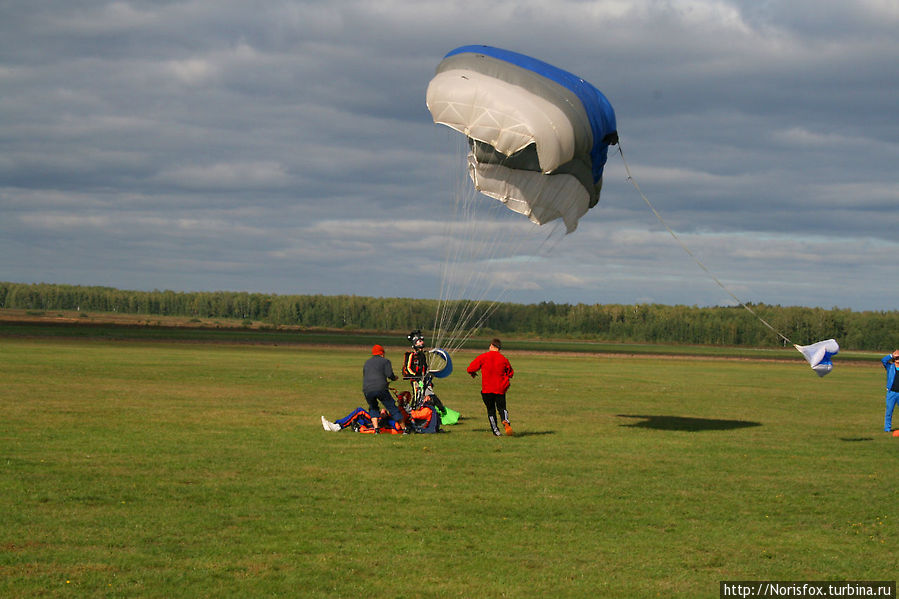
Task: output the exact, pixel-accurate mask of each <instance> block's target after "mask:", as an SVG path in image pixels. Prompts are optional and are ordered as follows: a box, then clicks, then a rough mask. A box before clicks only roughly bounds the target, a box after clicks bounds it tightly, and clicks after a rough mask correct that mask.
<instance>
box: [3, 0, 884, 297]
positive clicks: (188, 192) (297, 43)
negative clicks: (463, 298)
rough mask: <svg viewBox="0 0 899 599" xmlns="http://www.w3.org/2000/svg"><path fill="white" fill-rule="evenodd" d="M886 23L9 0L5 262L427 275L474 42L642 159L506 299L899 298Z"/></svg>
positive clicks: (399, 292) (508, 271) (518, 8)
mask: <svg viewBox="0 0 899 599" xmlns="http://www.w3.org/2000/svg"><path fill="white" fill-rule="evenodd" d="M896 31H899V3H896V2H895V0H849V1H845V2H835V1H833V2H832V1H821V0H784V1H782V2H777V1H765V0H745V1H744V0H730V1H725V0H683V1H679V0H598V1H587V0H554V1H553V2H546V1H545V0H536V1H535V0H512V1H506V0H493V1H491V2H482V1H468V0H462V1H452V0H444V1H441V2H433V1H431V0H378V1H343V0H327V1H287V0H283V1H270V2H263V3H251V2H245V1H243V0H188V1H177V0H153V1H142V0H134V1H120V2H104V1H90V0H41V1H34V0H0V254H2V256H3V259H2V260H0V280H3V281H13V282H24V283H38V282H45V283H59V284H72V285H101V286H109V287H116V288H119V289H135V290H153V289H160V290H163V289H171V290H175V291H216V290H226V291H249V292H259V293H276V294H325V295H336V294H354V295H360V296H375V297H420V298H436V297H439V296H440V294H441V289H442V279H441V274H440V273H441V272H443V267H444V266H446V263H447V261H448V260H451V258H448V257H447V253H446V251H445V250H446V247H447V246H448V245H449V244H450V240H448V239H447V238H446V235H449V234H452V233H450V232H449V231H450V230H449V229H447V226H446V224H447V222H448V221H449V220H450V219H452V218H454V217H453V212H452V207H453V206H454V205H455V201H456V199H457V197H458V196H459V195H460V194H461V193H464V192H462V191H460V185H461V184H464V183H465V182H466V181H467V179H466V178H465V175H464V168H462V166H461V160H460V151H461V148H462V147H464V144H460V143H459V141H458V139H457V138H459V137H461V136H460V135H459V134H457V133H455V132H453V131H451V130H450V129H448V128H447V127H444V126H439V125H435V124H434V123H433V121H432V119H431V115H430V113H429V112H428V109H427V107H426V105H425V90H426V88H427V85H428V82H429V81H430V79H431V77H433V75H434V69H435V67H436V66H437V64H438V63H439V62H440V60H441V59H442V58H443V56H444V55H445V54H446V53H447V52H449V51H450V50H452V49H453V48H456V47H458V46H461V45H466V44H487V45H492V46H498V47H502V48H506V49H510V50H515V51H518V52H522V53H525V54H529V55H531V56H535V57H538V58H540V59H542V60H544V61H546V62H549V63H551V64H554V65H556V66H559V67H561V68H563V69H565V70H568V71H571V72H573V73H576V74H577V75H579V76H581V77H583V78H584V79H586V80H588V81H590V82H591V83H593V84H594V85H596V86H597V87H598V88H599V89H601V90H602V91H603V93H604V94H605V95H606V96H607V97H608V98H609V100H610V101H611V103H612V105H613V106H614V108H615V112H616V116H617V123H618V131H619V136H620V139H621V145H620V147H621V149H622V151H623V158H624V159H625V160H627V165H628V167H629V168H630V173H631V175H632V180H629V179H628V176H627V173H626V171H625V166H624V165H625V163H624V161H623V160H622V155H619V154H618V153H616V152H615V148H613V149H612V150H613V151H612V152H610V155H609V160H608V163H607V165H606V169H605V176H604V182H603V191H602V196H601V199H600V202H599V204H598V205H597V206H596V207H595V208H593V209H592V210H591V211H590V212H588V214H587V215H585V216H584V217H583V218H582V219H581V221H580V224H579V226H578V229H577V230H576V231H575V232H573V233H571V234H569V235H562V236H559V238H558V239H554V241H553V243H552V245H551V248H550V250H549V251H547V250H545V249H542V250H539V252H538V255H535V256H534V257H532V258H529V259H527V260H504V261H499V262H498V263H497V264H495V265H493V268H495V269H496V270H495V271H494V272H495V273H496V274H495V277H497V278H502V280H503V281H506V282H505V283H504V286H503V294H502V297H501V298H497V299H502V300H503V301H513V302H521V303H534V302H542V301H547V302H548V301H552V302H556V303H587V304H635V303H660V304H672V305H673V304H685V305H699V306H711V305H733V304H734V303H735V298H736V300H739V301H742V302H750V303H766V304H773V305H777V304H779V305H785V306H810V307H823V308H835V307H838V308H848V309H852V310H856V311H860V310H895V309H899V268H897V265H899V174H897V173H899V170H897V166H899V101H897V98H899V68H897V65H896V57H897V56H899V36H897V35H896ZM633 182H636V183H637V184H638V186H639V188H640V190H641V191H642V193H643V194H644V195H645V196H646V198H647V199H648V200H649V201H650V203H651V204H652V205H653V206H654V207H655V209H656V210H657V212H658V214H659V215H660V216H661V217H662V220H663V221H664V225H663V223H662V222H660V221H659V220H658V219H657V217H656V215H655V214H654V213H653V212H652V210H651V209H650V208H649V206H648V205H647V203H646V202H644V199H643V198H642V197H641V195H640V193H638V191H637V189H636V188H635V187H634V185H633V184H632V183H633ZM484 201H487V202H489V201H491V200H489V199H487V198H484ZM525 222H526V221H525ZM512 226H514V225H512ZM666 226H667V227H669V228H670V229H671V231H673V232H674V233H675V234H676V236H677V238H678V239H679V240H680V241H679V242H678V241H677V240H676V239H674V238H673V237H672V235H671V234H670V233H669V231H668V230H667V229H666ZM455 242H456V243H459V241H458V239H457V240H455ZM685 248H686V249H687V250H689V252H688V251H685ZM697 262H699V264H701V265H702V266H700V265H699V264H697ZM702 267H705V270H704V269H703V268H702ZM709 273H711V275H712V276H710V274H709ZM491 276H494V275H491ZM712 277H715V278H717V279H718V281H720V283H721V284H720V285H719V284H718V283H716V281H715V280H714V279H713V278H712Z"/></svg>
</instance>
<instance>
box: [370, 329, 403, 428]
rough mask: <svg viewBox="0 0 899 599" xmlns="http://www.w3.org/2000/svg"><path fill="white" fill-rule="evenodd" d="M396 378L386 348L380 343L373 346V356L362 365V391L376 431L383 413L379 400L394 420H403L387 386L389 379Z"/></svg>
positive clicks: (393, 379)
mask: <svg viewBox="0 0 899 599" xmlns="http://www.w3.org/2000/svg"><path fill="white" fill-rule="evenodd" d="M396 379H397V376H396V375H395V374H393V365H392V364H391V363H390V360H388V359H387V358H385V357H384V348H383V347H381V346H380V345H375V346H374V347H372V348H371V357H370V358H369V359H368V360H366V362H365V365H364V366H362V393H363V394H364V395H365V401H367V402H368V413H369V414H371V420H372V425H373V427H374V429H375V432H376V433H377V432H378V431H379V428H378V418H379V416H380V414H381V408H380V407H379V406H378V402H379V401H380V402H381V404H382V405H383V406H384V408H385V409H386V410H387V412H388V413H389V414H390V417H391V418H392V419H393V420H394V422H402V421H403V416H402V414H400V411H399V410H398V409H397V407H396V403H395V402H394V401H393V397H392V396H391V395H390V389H389V388H388V387H387V385H388V381H395V380H396ZM375 414H378V416H375Z"/></svg>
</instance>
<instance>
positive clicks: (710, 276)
mask: <svg viewBox="0 0 899 599" xmlns="http://www.w3.org/2000/svg"><path fill="white" fill-rule="evenodd" d="M618 154H619V155H620V156H621V162H622V163H623V164H624V171H625V172H626V173H627V180H628V181H629V182H630V184H631V185H633V186H634V189H636V190H637V193H639V194H640V197H641V198H643V201H644V202H646V205H647V206H649V209H650V210H652V213H653V214H654V215H655V217H656V218H657V219H658V221H659V222H660V223H661V224H662V226H663V227H665V229H666V230H667V231H668V233H669V234H670V235H671V237H673V238H674V240H675V241H676V242H677V243H678V245H680V246H681V249H683V250H684V251H685V252H686V253H687V255H688V256H690V257H691V258H692V259H693V262H695V263H696V265H697V266H699V268H701V269H702V270H703V271H705V273H706V274H707V275H708V276H709V278H711V279H712V280H713V281H715V283H717V284H718V286H719V287H720V288H721V289H723V290H724V292H725V293H726V294H727V295H729V296H731V297H732V298H733V300H734V301H735V302H737V303H738V304H740V305H741V306H742V307H743V308H745V309H746V310H748V311H749V313H750V314H752V315H753V316H755V317H756V318H757V319H758V320H759V322H761V323H762V324H763V325H765V326H766V327H768V328H769V329H770V330H771V331H773V332H774V333H775V334H776V335H777V336H778V337H780V338H781V339H783V340H784V341H786V342H787V343H789V344H790V345H795V344H794V343H793V342H792V341H790V340H789V339H788V338H787V337H786V336H785V335H784V334H783V333H781V332H780V331H778V330H777V329H775V328H774V327H773V326H771V324H770V323H769V322H768V321H767V320H765V319H764V318H762V317H761V316H759V315H758V314H757V313H756V312H755V311H754V310H753V309H752V308H750V307H749V306H748V305H746V303H745V302H743V300H741V299H740V298H738V297H737V296H736V295H734V294H733V293H732V292H731V290H730V289H728V288H727V287H726V286H725V285H724V283H722V282H721V280H720V279H719V278H718V277H716V276H715V275H714V273H712V271H710V270H709V269H708V268H707V267H706V265H705V264H703V263H702V262H701V261H700V260H699V258H697V257H696V255H695V254H694V253H693V252H692V251H690V248H689V247H687V244H685V243H684V242H683V241H681V239H680V237H678V236H677V233H675V232H674V230H673V229H672V228H671V227H669V226H668V223H666V222H665V219H663V218H662V215H661V214H659V211H658V210H656V208H655V206H653V205H652V202H650V201H649V198H647V197H646V195H645V194H644V193H643V191H642V190H641V189H640V186H639V185H637V181H636V180H635V179H634V177H633V175H631V169H630V167H629V166H628V164H627V161H626V160H625V159H624V152H623V151H622V149H621V142H620V141H619V143H618Z"/></svg>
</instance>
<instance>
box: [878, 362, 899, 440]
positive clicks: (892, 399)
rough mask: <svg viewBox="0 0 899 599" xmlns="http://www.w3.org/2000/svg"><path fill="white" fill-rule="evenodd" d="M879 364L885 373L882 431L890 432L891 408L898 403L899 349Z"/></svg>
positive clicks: (891, 426)
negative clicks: (885, 398) (885, 406)
mask: <svg viewBox="0 0 899 599" xmlns="http://www.w3.org/2000/svg"><path fill="white" fill-rule="evenodd" d="M881 362H882V363H883V367H884V368H885V369H886V371H887V411H886V414H885V415H884V418H883V430H884V431H886V432H890V431H891V430H892V428H893V408H895V407H896V404H897V403H899V349H896V350H893V353H891V354H889V355H886V356H884V357H883V359H882V360H881Z"/></svg>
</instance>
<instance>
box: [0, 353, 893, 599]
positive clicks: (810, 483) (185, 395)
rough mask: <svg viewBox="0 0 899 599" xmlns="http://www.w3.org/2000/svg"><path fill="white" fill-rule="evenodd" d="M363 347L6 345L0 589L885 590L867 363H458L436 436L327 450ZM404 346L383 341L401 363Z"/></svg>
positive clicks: (354, 385) (429, 592) (876, 426)
mask: <svg viewBox="0 0 899 599" xmlns="http://www.w3.org/2000/svg"><path fill="white" fill-rule="evenodd" d="M366 349H367V348H360V347H356V348H353V347H337V348H335V347H331V348H319V347H310V346H293V347H284V346H273V345H224V344H218V343H203V342H195V343H174V342H166V341H157V342H152V343H151V342H134V341H90V340H81V341H77V340H64V339H52V338H51V339H16V338H5V339H0V464H2V468H3V470H2V477H0V596H3V597H410V598H411V597H473V598H480V597H690V598H693V597H717V596H718V589H719V587H718V582H719V581H721V580H760V579H779V580H894V579H895V578H896V571H897V564H899V549H897V547H899V545H897V542H896V539H897V538H899V514H897V513H896V509H895V505H896V497H897V496H899V477H897V475H896V474H897V472H896V471H897V463H899V457H897V456H899V439H893V438H891V437H890V436H889V435H887V434H885V433H883V432H882V430H881V429H882V427H881V423H882V418H883V394H884V392H883V378H884V377H883V370H882V368H881V367H880V365H879V363H878V362H876V361H875V362H873V363H867V364H866V363H860V362H856V363H845V364H840V363H839V361H837V365H836V368H835V370H834V372H833V373H832V374H830V375H829V376H828V377H825V378H822V379H819V378H818V377H817V376H815V375H814V373H813V372H812V371H811V370H810V369H809V368H808V367H807V365H805V364H804V363H781V362H760V361H752V360H720V359H718V360H715V359H704V358H695V357H693V358H676V357H666V358H664V359H653V358H649V357H629V358H626V357H609V356H602V355H593V356H589V355H580V354H551V353H547V354H537V353H525V352H516V351H514V350H510V351H508V352H506V353H507V355H508V357H509V358H510V360H511V361H512V364H513V366H514V367H515V369H516V376H515V379H514V382H513V386H512V389H511V391H510V394H509V405H510V410H511V414H512V419H513V425H514V426H515V428H516V431H517V432H518V434H517V435H516V436H515V437H504V438H494V437H493V436H491V435H490V434H489V432H488V430H487V426H486V419H485V418H484V417H483V415H482V412H483V406H482V404H481V403H480V399H479V396H478V386H477V385H478V383H477V382H475V381H472V380H471V379H469V378H468V377H467V376H464V373H461V370H462V369H463V367H464V365H465V364H467V361H468V360H469V359H470V358H471V357H473V355H474V354H473V353H463V354H459V355H457V356H456V357H455V361H456V366H457V373H456V374H454V375H453V376H451V377H449V378H448V379H445V380H443V381H440V382H439V383H438V387H437V391H438V393H439V395H440V396H441V398H442V399H443V401H444V402H445V403H446V404H447V405H449V406H450V407H453V408H455V409H457V410H459V411H460V412H462V414H463V420H462V421H461V422H460V423H459V424H458V425H456V426H454V427H452V428H451V429H450V432H449V433H448V434H445V435H427V436H425V435H419V436H380V437H374V436H369V435H359V434H354V433H351V432H349V431H343V432H341V433H328V432H325V431H323V430H322V428H321V426H320V423H319V417H320V416H321V415H325V416H326V417H328V418H330V419H332V420H333V419H335V418H337V417H340V416H343V415H345V414H346V413H347V412H349V411H350V410H351V409H353V408H354V407H356V406H357V405H361V403H362V398H361V393H360V391H359V386H360V378H361V367H362V363H363V361H364V360H365V358H366V357H367V351H366ZM401 351H402V348H399V347H388V357H390V358H392V359H393V360H394V363H395V364H398V362H399V361H400V358H401V355H402V354H401Z"/></svg>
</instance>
